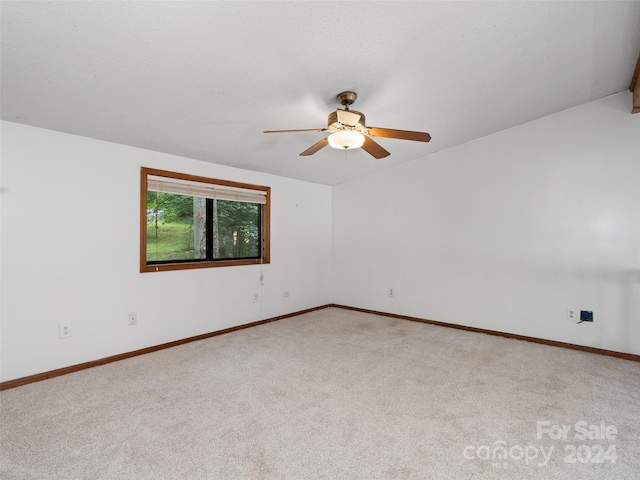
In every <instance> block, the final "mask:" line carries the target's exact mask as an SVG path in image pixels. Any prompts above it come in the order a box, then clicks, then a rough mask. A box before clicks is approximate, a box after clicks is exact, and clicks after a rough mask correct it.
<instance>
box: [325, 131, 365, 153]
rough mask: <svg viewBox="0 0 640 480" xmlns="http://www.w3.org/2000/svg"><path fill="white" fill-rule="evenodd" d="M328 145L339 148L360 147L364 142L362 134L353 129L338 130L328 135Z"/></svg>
mask: <svg viewBox="0 0 640 480" xmlns="http://www.w3.org/2000/svg"><path fill="white" fill-rule="evenodd" d="M328 140H329V145H331V146H332V147H333V148H339V149H341V150H346V149H351V148H360V147H361V146H362V145H363V144H364V135H363V134H362V133H360V132H356V131H353V130H340V131H339V132H334V133H332V134H331V135H329V138H328Z"/></svg>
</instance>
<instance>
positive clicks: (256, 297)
mask: <svg viewBox="0 0 640 480" xmlns="http://www.w3.org/2000/svg"><path fill="white" fill-rule="evenodd" d="M259 301H260V294H259V293H258V292H253V303H258V302H259Z"/></svg>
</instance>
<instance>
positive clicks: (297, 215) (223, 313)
mask: <svg viewBox="0 0 640 480" xmlns="http://www.w3.org/2000/svg"><path fill="white" fill-rule="evenodd" d="M141 166H147V167H154V168H162V169H166V170H172V171H178V172H184V173H190V174H196V175H204V176H210V177H214V178H222V179H226V180H234V181H240V182H248V183H254V184H260V185H268V186H271V187H272V205H271V264H270V265H265V266H263V270H264V287H263V291H262V296H261V302H260V303H258V304H254V303H253V302H252V293H253V292H257V291H260V290H261V287H260V282H259V277H260V267H259V266H242V267H228V268H207V269H196V270H183V271H176V272H158V273H155V272H154V273H139V259H138V255H139V223H140V219H139V181H140V180H139V178H140V167H141ZM1 175H2V177H1V181H2V204H1V209H2V210H1V211H2V234H1V242H2V243H1V245H2V253H1V273H2V284H1V288H2V290H1V310H0V314H1V321H2V335H1V340H2V363H1V367H2V375H1V379H2V381H7V380H11V379H14V378H20V377H24V376H27V375H32V374H35V373H40V372H44V371H49V370H53V369H56V368H60V367H65V366H69V365H74V364H78V363H82V362H86V361H89V360H94V359H99V358H103V357H106V356H110V355H115V354H118V353H123V352H128V351H132V350H137V349H140V348H144V347H147V346H151V345H157V344H160V343H164V342H169V341H172V340H177V339H181V338H185V337H189V336H193V335H198V334H201V333H207V332H212V331H215V330H220V329H223V328H227V327H231V326H235V325H240V324H244V323H249V322H253V321H256V320H260V319H264V318H270V317H274V316H277V315H281V314H285V313H290V312H295V311H299V310H302V309H305V308H310V307H316V306H319V305H324V304H327V303H329V302H330V300H331V299H330V294H329V293H330V288H329V285H330V268H331V188H330V187H327V186H323V185H316V184H311V183H307V182H301V181H296V180H290V179H285V178H282V177H276V176H272V175H265V174H261V173H257V172H249V171H244V170H238V169H234V168H229V167H225V166H221V165H213V164H210V163H205V162H200V161H196V160H191V159H188V158H182V157H176V156H172V155H165V154H161V153H157V152H152V151H147V150H142V149H137V148H133V147H128V146H124V145H118V144H113V143H108V142H102V141H98V140H93V139H89V138H83V137H78V136H73V135H67V134H63V133H59V132H54V131H50V130H43V129H39V128H34V127H29V126H24V125H20V124H15V123H10V122H2V171H1ZM284 290H290V291H291V296H290V297H289V298H283V296H282V292H283V291H284ZM134 311H135V312H137V313H138V325H137V326H134V327H129V326H128V325H127V317H128V313H129V312H134ZM62 321H71V322H72V324H73V336H72V338H68V339H64V340H60V339H59V338H58V323H59V322H62Z"/></svg>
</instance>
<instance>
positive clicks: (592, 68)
mask: <svg viewBox="0 0 640 480" xmlns="http://www.w3.org/2000/svg"><path fill="white" fill-rule="evenodd" d="M0 8H1V12H0V13H1V16H2V92H1V93H2V97H1V100H2V106H1V107H2V108H1V112H2V118H3V119H5V120H9V121H12V122H19V123H25V124H28V125H34V126H38V127H44V128H49V129H53V130H59V131H62V132H69V133H73V134H77V135H83V136H87V137H93V138H98V139H102V140H108V141H112V142H117V143H122V144H126V145H133V146H137V147H142V148H147V149H151V150H157V151H161V152H167V153H172V154H176V155H181V156H186V157H191V158H196V159H200V160H205V161H209V162H215V163H219V164H224V165H232V166H236V167H240V168H245V169H249V170H257V171H262V172H269V173H273V174H277V175H282V176H286V177H292V178H297V179H302V180H308V181H312V182H316V183H324V184H329V185H335V184H338V183H341V182H344V181H347V180H350V179H353V178H357V177H360V176H363V175H366V174H367V173H370V172H374V171H378V170H381V169H385V168H388V167H390V166H393V165H397V164H399V163H402V162H406V161H409V160H412V159H415V158H418V157H423V156H425V155H428V154H430V153H433V152H436V151H438V150H442V149H445V148H449V147H452V146H454V145H458V144H460V143H463V142H467V141H469V140H472V139H475V138H478V137H481V136H484V135H488V134H491V133H493V132H497V131H500V130H503V129H505V128H509V127H512V126H515V125H519V124H522V123H524V122H528V121H530V120H533V119H536V118H540V117H543V116H545V115H549V114H552V113H554V112H558V111H561V110H564V109H566V108H569V107H573V106H576V105H580V104H583V103H586V102H589V101H592V100H594V99H597V98H601V97H604V96H606V95H610V94H612V93H615V92H620V91H623V90H625V89H627V88H628V87H629V83H630V81H631V77H632V74H633V69H634V66H635V63H636V59H637V56H638V52H639V51H640V2H636V1H632V2H617V1H609V2H587V1H578V2H545V1H534V2H525V1H522V2H520V1H517V2H516V1H513V2H483V1H477V2H453V1H452V2H444V1H440V2H427V1H424V2H324V1H323V2H282V3H280V2H202V1H201V2H190V1H181V2H97V1H91V2H9V1H2V3H1V4H0ZM343 90H355V91H356V92H357V93H358V100H357V102H356V103H355V105H354V106H353V108H354V109H355V110H359V111H362V112H364V113H365V114H366V116H367V124H368V125H370V126H376V127H386V128H397V129H408V130H419V131H427V132H429V133H431V135H432V137H433V140H432V141H431V143H420V142H411V141H403V140H395V139H384V138H381V139H377V140H378V141H379V143H380V144H381V145H382V146H383V147H385V148H386V149H387V150H389V151H390V152H391V156H389V157H387V158H385V159H382V160H376V159H374V158H373V157H371V156H369V155H368V154H366V153H365V152H364V151H362V150H354V151H350V152H348V153H347V154H346V155H345V152H341V151H338V150H335V149H332V148H330V147H327V148H324V149H323V150H321V151H320V152H319V153H317V154H315V155H313V156H310V157H300V156H299V155H298V154H299V153H300V152H301V151H303V150H305V149H306V148H307V147H309V146H310V145H312V144H313V143H315V142H316V141H318V140H319V139H320V138H322V136H323V135H324V134H322V133H313V132H312V133H289V134H284V133H283V134H269V135H267V134H263V133H262V131H263V130H269V129H274V130H275V129H287V128H316V127H318V128H321V127H324V126H326V118H327V115H328V114H329V113H330V112H331V111H332V110H334V109H335V108H337V107H338V104H337V102H336V100H335V95H336V94H338V93H339V92H341V91H343ZM629 107H630V108H631V105H629Z"/></svg>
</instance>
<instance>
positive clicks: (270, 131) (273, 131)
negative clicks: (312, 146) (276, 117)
mask: <svg viewBox="0 0 640 480" xmlns="http://www.w3.org/2000/svg"><path fill="white" fill-rule="evenodd" d="M327 130H328V129H327V128H305V129H303V130H265V131H264V132H262V133H288V132H326V131H327Z"/></svg>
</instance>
